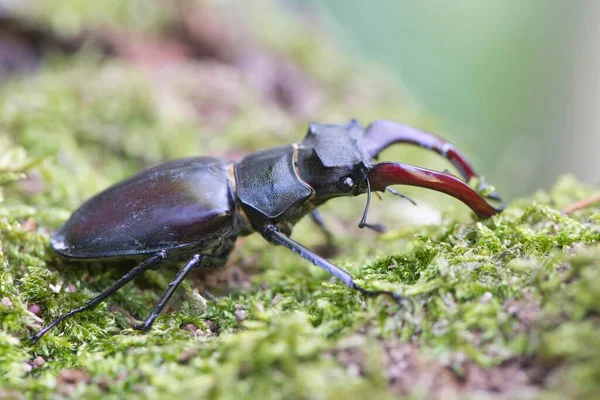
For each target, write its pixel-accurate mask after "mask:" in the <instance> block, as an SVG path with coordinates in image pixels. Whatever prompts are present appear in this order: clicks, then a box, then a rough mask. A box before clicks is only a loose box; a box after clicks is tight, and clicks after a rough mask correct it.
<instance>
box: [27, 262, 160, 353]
mask: <svg viewBox="0 0 600 400" xmlns="http://www.w3.org/2000/svg"><path fill="white" fill-rule="evenodd" d="M166 259H167V252H166V251H164V250H161V251H159V252H158V253H156V254H155V255H153V256H152V257H150V258H147V259H146V260H144V261H142V263H141V264H139V265H138V266H136V267H135V268H133V269H132V270H130V271H129V272H127V273H126V274H125V275H124V276H123V277H122V278H121V279H119V280H118V281H116V282H115V283H113V284H112V285H111V286H110V287H108V288H107V289H105V290H104V291H103V292H102V293H100V294H99V295H97V296H96V297H94V298H93V299H91V300H90V301H88V302H87V304H85V305H83V306H81V307H78V308H76V309H74V310H71V311H69V312H67V313H64V314H63V315H61V316H60V317H58V318H56V319H55V320H54V321H52V322H51V323H50V324H49V325H47V326H46V327H45V328H43V329H42V330H41V331H39V332H38V333H36V334H34V335H31V336H30V337H29V340H30V341H31V342H32V344H35V343H36V342H37V341H38V340H40V338H41V337H42V336H44V335H45V334H46V332H48V331H49V330H50V329H52V328H54V327H55V326H56V325H57V324H58V323H59V322H61V321H64V320H65V319H67V318H69V317H72V316H73V315H75V314H79V313H80V312H84V311H89V310H93V309H94V308H96V307H97V306H98V304H100V303H102V302H103V301H104V300H105V299H106V298H107V297H108V296H110V295H111V294H113V293H115V292H116V291H117V290H119V289H121V288H122V287H123V286H125V285H126V284H127V283H129V282H130V281H131V280H132V279H133V278H135V277H136V276H139V275H141V274H142V273H144V272H146V271H148V270H149V269H156V268H158V267H159V266H160V265H161V264H162V263H164V262H165V260H166Z"/></svg>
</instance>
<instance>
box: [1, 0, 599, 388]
mask: <svg viewBox="0 0 600 400" xmlns="http://www.w3.org/2000/svg"><path fill="white" fill-rule="evenodd" d="M133 3H136V2H133ZM133 3H132V4H133ZM137 3H139V1H138V2H137ZM53 4H54V2H53ZM77 4H78V2H77V1H71V2H69V1H65V2H62V3H60V7H62V8H61V10H62V11H61V12H60V13H59V12H57V13H56V14H55V15H62V14H61V13H64V14H65V15H75V16H78V17H77V18H80V19H81V21H97V20H98V18H99V17H97V16H95V17H91V20H90V19H87V18H88V17H86V16H85V15H83V14H84V11H83V10H84V9H85V8H82V9H80V8H77V7H78V6H77ZM219 4H220V3H219ZM257 4H258V3H257ZM260 4H261V5H260V7H262V8H259V10H261V12H262V13H259V12H258V11H256V9H255V12H254V13H250V14H249V15H254V17H252V18H259V17H260V18H263V24H262V25H261V26H267V27H268V30H266V31H265V30H263V31H260V32H253V36H252V37H253V38H254V39H253V46H255V47H254V49H253V50H252V54H261V57H266V58H267V59H272V58H273V57H276V58H280V59H281V62H282V63H289V65H291V67H290V69H289V70H286V71H288V72H286V73H289V74H290V75H289V76H287V75H286V79H285V81H286V82H287V83H289V82H290V81H292V80H294V79H297V80H298V82H300V86H301V88H300V89H298V88H295V89H294V87H293V86H290V87H288V89H289V90H292V92H293V93H295V94H296V99H297V98H301V99H302V100H300V102H299V103H294V102H292V103H290V102H289V101H282V99H281V98H278V97H272V96H271V95H270V94H269V93H270V92H269V90H266V89H265V87H266V86H264V85H266V84H264V82H267V83H268V82H270V81H269V79H271V78H272V76H267V77H263V80H260V79H259V80H258V83H257V80H255V79H253V78H252V77H253V76H255V75H253V74H258V73H260V68H259V69H256V70H255V69H252V68H250V69H247V64H246V63H244V62H241V61H239V60H237V59H236V61H233V62H231V61H228V62H223V61H222V60H218V59H217V60H215V59H210V60H203V59H199V60H198V59H196V60H193V61H190V60H187V61H185V62H177V63H170V64H168V65H167V66H166V67H165V66H162V67H161V68H155V67H152V66H147V65H146V64H144V65H141V64H140V63H137V62H126V61H123V59H117V58H108V59H105V60H103V61H102V62H100V61H99V57H98V56H97V53H96V52H94V50H93V48H92V49H91V50H90V49H85V50H84V54H83V55H82V54H81V53H79V52H78V53H77V54H76V55H60V56H54V58H53V61H51V62H46V63H45V64H44V66H43V67H42V68H41V69H40V70H39V71H38V72H37V73H36V74H34V75H29V76H25V77H20V78H18V77H15V78H14V79H12V80H11V81H10V82H8V83H5V84H4V85H2V86H0V149H2V150H1V153H0V194H1V195H2V199H3V201H2V202H0V242H1V251H2V252H1V254H0V299H1V302H0V397H2V396H4V397H9V398H10V397H15V398H29V397H32V396H34V395H37V396H38V397H40V398H46V397H52V396H56V395H64V396H71V397H76V398H80V397H82V396H86V397H101V396H102V397H104V396H107V395H112V396H113V397H127V398H131V397H143V398H148V397H150V398H153V397H162V398H164V397H165V396H172V397H174V396H176V395H179V396H181V395H185V396H194V397H203V396H206V397H211V398H232V399H233V398H236V399H237V398H259V397H260V398H365V397H367V396H369V397H374V396H376V395H377V396H379V397H381V398H386V397H392V396H394V395H397V394H405V395H409V396H415V397H419V396H421V395H423V394H428V395H437V396H440V397H442V396H451V395H454V396H456V397H459V396H461V397H462V396H464V395H470V396H477V395H480V394H481V393H482V392H485V393H487V394H488V395H493V394H496V395H500V396H504V397H525V396H527V397H538V396H541V395H550V394H552V395H554V396H556V397H560V396H569V397H576V396H581V397H584V396H588V395H592V394H595V395H598V393H599V392H600V388H599V383H598V382H600V362H599V360H600V354H597V353H598V351H599V350H598V349H600V343H598V342H600V323H599V322H598V320H597V317H596V316H597V314H598V311H599V308H600V298H599V296H600V295H599V293H600V274H599V267H600V264H599V261H598V260H599V259H600V249H599V248H598V246H597V242H598V239H599V238H600V214H599V213H598V209H597V208H593V207H590V208H587V209H584V210H580V211H577V212H575V213H574V214H572V215H570V216H565V215H563V214H561V213H560V212H559V211H557V210H560V209H561V208H562V207H563V206H565V205H566V204H568V203H570V202H572V201H575V200H579V199H582V198H585V197H586V196H589V195H591V194H593V193H594V190H593V189H592V188H589V187H586V186H584V185H582V184H580V183H578V182H577V181H576V180H575V179H574V178H570V177H567V178H563V179H561V180H560V181H559V182H558V183H557V184H556V186H555V188H554V189H553V190H552V191H550V192H549V193H544V192H538V193H535V194H532V196H531V197H529V198H526V199H521V200H518V201H514V202H513V203H512V204H510V206H509V207H508V208H507V210H506V211H505V212H504V213H502V214H501V215H498V216H495V217H493V218H492V219H490V220H488V221H483V222H478V221H475V220H474V219H473V217H472V216H469V215H468V214H467V213H466V211H465V210H464V207H463V206H462V205H460V204H459V203H457V202H455V201H453V200H448V199H447V198H444V197H441V196H440V195H438V194H432V193H426V192H416V194H415V196H418V199H419V200H420V201H419V202H420V203H421V204H420V206H419V207H418V208H414V207H413V206H411V205H410V204H408V203H402V202H399V201H398V200H395V199H387V200H386V204H387V207H385V206H381V205H379V206H377V205H375V206H374V207H375V208H374V209H373V212H372V214H371V217H370V218H372V219H373V220H376V219H377V218H379V219H381V220H385V221H386V223H387V224H388V226H389V227H390V228H391V230H390V231H389V232H388V233H386V234H385V235H383V236H381V237H379V238H374V237H373V235H372V234H370V233H368V232H358V230H356V229H352V228H351V227H352V226H354V225H355V224H356V222H357V221H358V219H359V216H360V211H361V209H362V206H363V202H362V200H360V199H349V200H347V201H346V200H340V201H338V202H336V203H335V204H333V205H330V206H328V207H325V212H326V213H327V219H328V222H329V223H330V224H331V226H332V229H333V230H334V232H335V233H336V236H337V241H338V244H339V246H340V250H341V251H340V252H339V254H337V255H336V256H335V257H334V258H333V260H334V262H336V263H337V264H339V265H341V266H343V267H344V268H346V269H348V270H349V271H350V272H351V273H352V274H353V275H355V276H356V277H357V279H358V280H359V281H360V282H361V283H363V284H364V285H365V286H367V287H371V288H379V289H387V290H394V291H399V292H402V293H403V294H404V295H405V296H406V297H407V298H408V299H409V302H410V304H409V305H407V307H405V308H401V307H399V306H398V305H396V304H394V303H392V302H390V301H389V300H388V299H385V298H376V299H364V298H363V297H361V296H360V295H359V294H358V293H356V292H353V291H350V290H348V289H347V288H346V287H344V286H343V285H342V284H341V283H339V282H338V281H335V280H332V279H330V278H329V276H328V275H327V274H326V273H325V272H323V271H321V270H319V269H318V268H316V267H314V266H311V265H309V264H308V263H306V262H305V261H303V260H302V259H299V258H298V257H296V256H295V255H294V254H291V253H289V252H287V251H286V250H285V249H281V248H275V247H272V246H270V245H269V244H267V243H265V242H264V241H262V240H261V239H260V238H257V237H249V238H245V239H242V240H240V242H239V243H238V247H237V249H236V251H235V253H234V254H233V255H232V257H231V260H230V262H229V264H228V267H227V269H226V270H224V271H223V272H220V273H217V274H216V275H212V276H209V277H206V278H201V277H199V276H195V277H193V278H192V279H189V280H188V283H187V284H186V285H184V287H183V288H182V289H180V290H179V292H178V294H177V295H176V298H175V299H174V301H173V304H172V305H171V306H170V307H169V309H168V310H167V312H166V313H164V314H163V315H162V316H161V317H159V319H158V321H157V323H156V324H155V326H154V329H153V330H152V331H151V332H149V333H148V334H146V335H143V334H140V333H138V332H136V331H133V330H131V329H130V325H131V322H132V321H133V320H135V319H142V318H144V316H145V315H146V314H147V313H148V312H149V310H150V309H151V307H152V305H153V304H154V303H155V302H156V301H157V299H158V298H159V296H160V295H161V293H162V292H163V291H164V289H165V288H166V285H167V284H168V282H169V278H170V277H172V276H173V274H174V269H172V268H167V269H166V270H165V271H151V272H148V273H147V274H146V275H145V276H143V277H141V278H140V279H137V280H136V281H135V282H133V283H132V284H130V285H128V286H126V287H125V288H123V289H122V290H120V291H119V292H118V293H117V294H116V295H114V296H113V297H111V298H110V299H109V301H108V302H107V303H106V304H102V305H101V306H99V307H98V308H97V309H95V310H93V311H91V312H88V313H84V314H81V315H78V316H76V317H74V318H72V319H69V320H67V321H65V322H64V323H62V324H61V325H60V326H58V327H57V328H56V329H55V330H53V331H51V332H50V333H49V334H48V335H47V336H45V337H44V338H43V339H42V340H41V341H40V342H39V343H38V344H37V345H36V346H31V345H29V344H28V343H27V342H26V341H25V340H24V338H25V337H26V336H28V334H30V333H31V332H35V331H37V330H38V329H39V328H40V326H42V325H43V324H44V323H48V322H49V321H51V320H52V319H53V318H55V317H56V316H58V315H59V314H61V313H62V312H65V311H67V310H70V309H72V308H74V307H76V306H78V305H81V304H82V303H84V302H85V300H86V299H88V298H89V297H90V296H92V295H93V294H95V293H97V292H98V291H99V290H101V289H102V288H105V287H107V286H108V285H110V283H112V282H114V280H115V279H117V278H118V277H119V276H121V275H122V274H123V269H124V268H125V267H126V266H129V264H123V263H118V262H117V263H110V264H107V263H101V262H97V263H78V264H74V263H69V262H66V261H63V260H60V259H59V258H58V257H57V256H56V255H54V254H53V253H52V251H51V250H50V249H49V246H48V241H49V237H50V235H51V233H52V231H53V230H54V229H56V228H57V227H58V226H59V225H60V224H61V222H63V221H64V220H65V219H66V218H67V217H68V215H69V213H70V211H72V210H73V209H74V208H76V207H77V206H78V205H79V204H80V203H81V202H82V201H83V200H85V199H86V198H87V197H89V196H91V195H93V194H94V193H96V192H97V191H98V190H100V189H102V188H104V187H106V186H108V185H109V184H111V183H113V182H115V181H117V180H119V179H121V178H123V177H125V176H127V175H129V174H131V173H133V172H135V171H137V170H139V169H140V168H143V167H145V166H148V165H151V164H154V163H157V162H159V161H161V160H165V159H170V158H176V157H183V156H188V155H195V154H213V155H222V156H229V157H232V158H235V157H239V155H240V154H243V152H246V151H251V150H254V149H257V148H261V147H265V146H268V145H274V144H281V143H289V142H292V141H296V140H298V139H299V138H301V137H302V136H303V132H304V130H305V127H306V122H307V121H308V120H309V119H314V120H321V121H343V120H346V119H348V118H350V117H359V118H360V119H362V120H363V121H364V122H368V121H370V120H373V119H378V118H392V119H396V120H403V121H405V122H411V123H416V124H419V125H421V126H423V125H428V124H429V125H431V123H429V122H427V121H423V118H422V117H419V116H418V114H416V113H415V112H413V111H411V108H410V107H409V106H408V105H407V102H406V101H405V100H404V99H403V98H402V97H401V93H400V91H399V90H398V87H397V86H396V85H395V84H394V83H392V82H391V81H390V80H388V79H382V78H381V73H380V71H379V70H376V69H373V68H366V67H364V65H357V63H356V61H355V62H353V63H350V61H348V60H346V59H344V58H343V57H342V56H341V55H340V54H339V52H338V51H337V50H336V49H335V46H334V45H333V43H332V42H331V41H329V40H327V39H325V38H324V37H322V36H319V35H318V34H317V33H315V31H317V30H318V29H316V28H315V27H312V29H311V30H310V32H309V31H308V29H306V27H307V25H306V24H304V25H303V24H302V23H298V22H297V21H293V20H292V19H291V18H290V17H289V16H287V15H284V14H282V13H280V12H279V13H275V12H274V11H272V12H271V13H269V14H265V13H264V10H265V9H266V8H265V7H267V6H266V5H265V3H260ZM69 7H75V8H73V9H71V8H69ZM220 7H224V6H223V5H222V4H220ZM65 10H67V11H68V10H71V11H69V12H70V13H71V14H69V12H67V11H65ZM73 10H79V11H77V12H76V13H74V11H73ZM107 10H110V8H107ZM115 10H116V11H115V13H116V14H115V15H112V14H111V13H110V12H109V11H106V10H103V14H102V15H103V17H102V18H101V22H102V24H106V23H112V24H116V23H119V24H125V25H126V26H128V25H127V23H126V22H124V21H127V20H128V19H127V18H132V16H131V15H130V13H129V12H126V11H125V10H126V7H125V8H123V7H122V6H118V7H117V6H115ZM119 10H120V11H119ZM210 10H212V11H211V12H214V10H213V9H210ZM205 11H206V10H204V12H205ZM23 12H24V11H23V10H21V11H19V13H23ZM89 12H99V11H98V10H96V11H94V9H91V11H89ZM73 13H74V14H73ZM148 13H149V16H148V19H147V20H145V21H144V24H134V25H133V26H134V28H132V29H131V30H132V31H136V32H145V33H148V32H152V34H156V32H169V24H170V23H171V19H172V18H175V17H174V16H171V15H170V14H168V13H167V14H165V13H158V12H156V10H154V9H151V10H148ZM152 13H155V14H152ZM25 14H27V13H26V12H25ZM19 15H21V14H19ZM27 15H28V18H33V19H34V20H36V21H38V23H39V22H40V21H42V24H44V23H47V22H48V20H47V18H46V16H45V15H44V14H43V13H37V14H35V15H33V16H31V15H30V14H27ZM152 15H156V16H157V17H156V20H154V21H155V22H156V23H155V24H152V21H153V20H152V18H151V16H152ZM215 15H222V14H218V13H217V14H215ZM223 18H225V17H223ZM265 18H267V19H269V21H270V22H272V23H264V19H265ZM44 21H46V22H44ZM282 21H283V22H282ZM56 24H57V23H56V21H50V22H48V26H49V27H50V28H48V29H50V30H51V31H52V30H53V29H54V31H56V28H52V26H55V25H56ZM59 25H60V24H59ZM248 25H249V26H255V25H253V24H251V23H250V24H248ZM74 26H78V25H76V24H75V25H74ZM86 26H87V25H86ZM249 31H251V29H249ZM72 32H78V29H75V28H73V29H72V30H71V33H72ZM60 34H64V32H61V33H60ZM274 54H277V56H274ZM262 65H265V64H262ZM257 71H258V72H257ZM290 71H292V72H290ZM261 82H262V83H261ZM263 84H264V85H263ZM267 86H268V85H267ZM286 87H287V86H286ZM294 90H297V91H296V92H294ZM399 93H400V94H399ZM290 104H292V106H290ZM293 104H295V105H293ZM457 144H458V145H459V146H460V145H461V143H460V142H458V143H457ZM461 147H464V146H461ZM467 150H469V149H467ZM471 150H474V149H471ZM386 158H390V159H395V160H403V161H407V160H408V161H409V162H413V163H416V164H419V165H427V166H429V167H438V166H439V167H440V168H445V167H446V164H445V163H444V162H443V161H442V160H438V159H437V158H435V157H431V156H429V155H427V154H426V153H424V152H423V151H421V150H414V149H411V150H394V151H390V152H389V153H388V154H387V155H386ZM476 164H481V163H476ZM478 166H479V167H480V169H482V170H485V168H491V167H490V166H485V165H478ZM428 200H430V201H433V202H434V204H435V207H433V206H429V205H428V204H427V201H428ZM376 208H379V211H377V209H376ZM437 209H441V210H443V213H442V214H441V215H440V214H439V212H437V211H436V210H437ZM415 223H419V224H415ZM423 223H426V224H423ZM294 236H295V238H297V239H298V240H299V241H301V242H303V243H306V244H307V245H309V246H313V247H314V246H318V245H319V244H320V243H322V239H323V238H322V237H321V236H320V235H315V234H314V229H313V228H312V226H311V225H310V224H309V222H302V223H301V224H300V225H299V226H298V228H297V230H296V231H295V233H294ZM205 286H208V287H209V288H210V290H211V291H212V292H215V293H217V295H218V296H217V297H218V298H217V300H216V301H208V302H206V301H205V300H204V299H203V298H202V297H201V296H200V295H199V294H198V292H202V289H203V288H204V287H205Z"/></svg>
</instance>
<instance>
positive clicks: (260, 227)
mask: <svg viewBox="0 0 600 400" xmlns="http://www.w3.org/2000/svg"><path fill="white" fill-rule="evenodd" d="M394 143H408V144H416V145H420V146H422V147H425V148H427V149H430V150H433V151H435V152H437V153H439V154H441V155H442V156H444V157H446V158H447V159H448V160H449V161H450V162H451V163H452V164H454V166H455V167H456V168H457V169H458V171H459V172H460V174H461V175H462V177H463V178H464V179H465V181H468V180H469V179H470V178H472V177H474V176H476V173H475V171H474V170H473V168H472V167H471V165H470V164H469V163H468V162H467V160H466V159H465V157H464V156H463V155H462V154H461V153H460V152H459V151H458V150H457V149H456V148H455V147H454V146H453V145H451V144H450V143H448V142H447V141H445V140H443V139H441V138H439V137H437V136H436V135H434V134H432V133H429V132H425V131H421V130H418V129H415V128H412V127H410V126H406V125H402V124H399V123H396V122H392V121H383V120H382V121H376V122H374V123H372V124H371V125H369V126H368V127H367V129H365V128H363V126H362V125H361V124H360V123H359V122H358V121H356V120H352V121H350V122H349V123H347V124H342V125H333V124H317V123H313V124H310V126H309V129H308V133H307V135H306V137H305V138H304V140H302V141H300V142H298V143H294V144H292V145H288V146H281V147H273V148H269V149H265V150H262V151H258V152H255V153H251V154H248V155H247V156H246V157H244V158H243V159H242V160H241V161H239V162H235V163H234V162H231V161H227V160H224V159H219V158H212V157H192V158H186V159H181V160H175V161H171V162H167V163H165V164H161V165H158V166H156V167H153V168H150V169H148V170H146V171H143V172H141V173H139V174H138V175H136V176H134V177H132V178H129V179H127V180H125V181H122V182H120V183H117V184H116V185H114V186H112V187H110V188H108V189H106V190H105V191H103V192H102V193H100V194H98V195H96V196H94V197H92V198H91V199H90V200H88V201H87V202H86V203H84V204H83V205H82V206H81V207H80V208H79V209H77V210H76V211H75V212H74V213H73V215H72V216H71V217H70V218H69V220H68V221H67V222H66V223H65V224H64V225H63V226H62V227H61V228H60V229H59V230H58V231H57V232H56V234H55V235H54V236H53V237H52V239H51V245H52V248H53V249H54V250H55V251H56V252H57V253H58V254H59V255H61V256H63V257H66V258H71V259H99V258H108V257H123V256H138V257H139V256H143V257H145V259H144V260H143V261H142V262H141V264H139V265H138V266H136V267H134V268H133V269H131V270H130V271H129V272H127V273H126V274H125V275H124V276H123V277H122V278H120V279H119V280H118V281H116V282H115V283H114V284H113V285H112V286H110V287H109V288H107V289H106V290H104V291H103V292H102V293H100V294H99V295H97V296H96V297H94V298H92V299H91V300H90V301H89V302H88V303H87V304H85V305H83V306H81V307H79V308H76V309H74V310H71V311H69V312H67V313H65V314H63V315H61V316H59V317H58V318H57V319H56V320H54V321H53V322H52V323H50V324H49V325H47V326H46V327H45V328H43V329H42V330H41V331H39V332H38V333H37V334H35V335H33V336H31V337H30V339H31V340H32V341H33V342H34V343H35V342H36V341H37V340H39V339H40V338H41V337H42V336H43V335H44V334H45V333H46V332H48V330H50V329H52V328H53V327H54V326H56V325H57V324H58V323H59V322H61V321H63V320H65V319H66V318H69V317H70V316H72V315H75V314H77V313H80V312H83V311H86V310H91V309H93V308H94V307H96V306H97V305H98V304H99V303H101V302H102V301H103V300H104V299H106V298H107V297H108V296H110V295H111V294H113V293H114V292H116V291H117V290H118V289H120V288H121V287H122V286H123V285H125V284H126V283H128V282H129V281H131V280H132V279H133V278H135V277H136V276H138V275H140V274H142V273H143V272H144V271H146V270H149V269H156V268H158V267H159V266H160V265H161V264H162V263H164V262H165V261H166V260H167V259H169V260H176V261H178V260H179V261H185V260H187V263H186V264H185V265H184V267H183V268H182V269H181V270H180V271H179V272H178V274H177V275H176V276H175V278H174V279H173V281H172V282H171V283H170V284H169V287H168V289H167V291H166V292H165V293H164V294H163V296H162V298H161V299H160V301H159V302H158V304H157V305H156V306H155V307H154V309H153V310H152V312H151V313H150V315H149V316H148V318H147V319H146V320H145V322H144V323H142V324H134V326H133V328H134V329H138V330H142V331H147V330H148V329H150V327H151V326H152V324H153V323H154V320H155V319H156V318H157V316H158V315H159V313H160V312H161V310H162V309H163V308H164V306H165V304H166V303H167V301H168V300H169V298H170V297H171V296H172V295H173V292H174V291H175V289H176V288H177V286H179V284H180V283H181V282H182V281H183V280H184V278H185V277H186V275H187V274H188V273H189V272H190V271H191V270H192V269H194V268H200V267H218V266H222V265H223V264H224V263H225V261H226V260H227V257H228V255H229V253H230V252H231V251H232V250H233V247H234V243H235V241H236V238H237V237H238V236H239V235H249V234H250V233H252V232H258V233H259V234H261V235H262V236H263V237H264V238H265V239H266V240H267V241H269V242H270V243H272V244H275V245H281V246H284V247H287V248H288V249H290V250H292V251H294V252H295V253H297V254H298V255H299V256H300V257H303V258H305V259H307V260H308V261H310V262H312V263H313V264H315V265H317V266H319V267H321V268H323V269H324V270H326V271H327V272H329V273H330V274H332V275H333V276H335V277H337V278H339V279H341V280H342V282H343V283H344V284H345V285H346V286H348V287H349V288H352V289H356V290H359V291H360V292H361V293H362V294H364V295H366V296H376V295H381V294H386V295H389V296H392V297H393V298H394V299H396V301H400V300H401V297H400V296H399V295H397V294H396V293H391V292H385V291H376V290H367V289H365V288H363V287H361V286H359V285H357V284H356V283H355V282H354V281H353V279H352V276H351V275H350V274H349V273H348V272H346V271H344V270H343V269H341V268H339V267H337V266H335V265H333V264H332V263H330V262H329V261H327V260H326V259H324V258H322V257H320V256H319V255H317V254H315V253H314V252H312V251H311V250H309V249H307V248H306V247H304V246H302V245H301V244H299V243H297V242H295V241H294V240H293V239H291V238H290V234H291V232H292V227H293V226H294V224H295V223H296V222H298V221H299V220H300V219H301V218H302V217H303V216H305V215H307V214H309V213H312V216H313V219H314V220H315V221H316V222H317V223H318V224H319V226H320V227H321V229H323V230H325V226H324V225H323V224H322V220H321V219H320V216H319V214H317V211H316V207H318V206H320V205H321V204H323V203H325V202H326V201H328V200H330V199H332V198H335V197H340V196H357V195H359V194H363V193H366V194H367V202H366V207H365V210H364V213H363V216H362V219H361V221H360V224H359V226H360V227H361V228H363V227H369V228H373V229H375V230H378V229H379V226H378V225H370V224H367V222H366V218H367V211H368V209H369V202H370V194H371V192H372V191H385V190H386V189H388V190H391V189H389V188H388V186H389V185H411V186H420V187H425V188H429V189H433V190H437V191H439V192H443V193H446V194H449V195H451V196H453V197H455V198H457V199H459V200H461V201H462V202H463V203H465V204H466V205H467V206H469V207H470V208H471V209H472V210H473V211H474V212H475V213H476V214H477V215H478V216H479V217H481V218H488V217H490V216H492V215H494V214H496V213H498V212H500V211H502V209H503V207H504V206H501V207H500V208H495V207H493V206H491V205H490V204H488V203H487V202H486V201H485V200H484V198H483V197H481V196H480V195H479V194H478V193H477V192H476V191H474V190H473V189H471V187H469V186H468V185H467V184H466V183H465V182H463V181H462V180H460V179H458V178H457V177H455V176H454V175H452V174H450V173H441V172H436V171H431V170H427V169H423V168H419V167H415V166H411V165H406V164H400V163H393V162H381V163H377V164H373V163H372V160H373V159H375V158H376V157H377V156H378V154H379V153H380V152H381V151H382V150H384V149H385V148H387V147H388V146H390V145H392V144H394ZM391 191H392V193H395V194H398V193H397V192H395V191H393V190H391ZM487 197H488V198H490V199H493V200H500V199H499V197H498V196H497V195H496V194H495V193H492V194H491V195H489V196H487Z"/></svg>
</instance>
